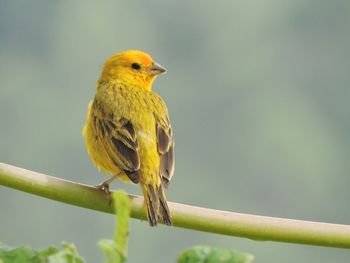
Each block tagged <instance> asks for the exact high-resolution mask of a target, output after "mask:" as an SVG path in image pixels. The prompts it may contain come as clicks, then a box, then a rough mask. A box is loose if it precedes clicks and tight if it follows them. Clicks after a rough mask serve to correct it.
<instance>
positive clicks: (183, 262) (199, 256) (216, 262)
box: [177, 246, 254, 263]
mask: <svg viewBox="0 0 350 263" xmlns="http://www.w3.org/2000/svg"><path fill="white" fill-rule="evenodd" d="M253 260H254V257H253V255H250V254H247V253H243V252H239V251H235V250H229V249H220V248H212V247H208V246H195V247H193V248H190V249H188V250H186V251H184V252H182V253H181V255H180V256H179V258H178V260H177V263H250V262H253Z"/></svg>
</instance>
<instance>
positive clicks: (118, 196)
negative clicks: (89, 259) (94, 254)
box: [0, 191, 130, 263]
mask: <svg viewBox="0 0 350 263" xmlns="http://www.w3.org/2000/svg"><path fill="white" fill-rule="evenodd" d="M113 202H114V206H115V211H117V215H116V224H115V235H114V239H113V240H112V239H102V240H100V241H99V242H98V245H99V247H100V248H101V249H102V251H103V253H104V255H105V263H123V262H125V261H126V258H127V253H128V238H129V219H130V200H129V197H128V196H127V195H126V194H125V193H124V192H123V191H116V192H115V193H114V194H113ZM0 263H1V262H0Z"/></svg>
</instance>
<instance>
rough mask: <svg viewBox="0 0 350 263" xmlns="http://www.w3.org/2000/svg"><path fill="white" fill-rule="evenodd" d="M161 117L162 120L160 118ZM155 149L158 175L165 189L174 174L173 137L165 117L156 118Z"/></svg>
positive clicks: (167, 119)
mask: <svg viewBox="0 0 350 263" xmlns="http://www.w3.org/2000/svg"><path fill="white" fill-rule="evenodd" d="M162 117H163V118H162ZM156 132H157V147H158V154H159V158H160V165H159V174H160V178H161V180H162V184H163V186H164V187H165V188H167V187H168V184H169V182H170V180H171V177H172V176H173V174H174V166H175V156H174V137H173V132H172V129H171V125H170V122H169V118H168V116H167V112H166V114H165V116H156Z"/></svg>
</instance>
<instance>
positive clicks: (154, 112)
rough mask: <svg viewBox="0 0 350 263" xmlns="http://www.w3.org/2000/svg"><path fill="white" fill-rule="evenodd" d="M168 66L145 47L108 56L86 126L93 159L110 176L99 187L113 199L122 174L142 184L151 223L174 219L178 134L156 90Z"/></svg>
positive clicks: (90, 105)
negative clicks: (171, 190) (170, 191)
mask: <svg viewBox="0 0 350 263" xmlns="http://www.w3.org/2000/svg"><path fill="white" fill-rule="evenodd" d="M165 72H166V69H165V68H164V67H162V66H161V65H160V64H158V63H157V62H155V61H154V60H153V58H152V57H151V56H150V55H149V54H147V53H146V52H143V51H139V50H126V51H123V52H120V53H117V54H115V55H113V56H112V57H110V58H109V59H107V60H106V62H105V64H104V66H103V68H102V72H101V75H100V78H99V79H98V81H97V85H96V94H95V96H94V98H93V100H92V101H91V102H90V103H89V106H88V112H87V118H86V122H85V125H84V128H83V137H84V138H85V145H86V148H87V152H88V155H89V156H90V158H91V160H92V162H93V164H94V165H95V166H96V167H97V168H98V170H102V172H104V173H105V174H107V175H109V176H110V177H109V178H108V179H107V180H105V181H103V182H102V183H100V184H98V185H97V186H96V187H97V188H98V189H99V190H102V191H104V192H105V195H106V197H107V200H108V201H109V202H110V200H111V198H110V188H109V184H110V183H111V182H112V181H113V180H115V179H116V178H119V179H121V180H122V181H125V182H129V183H133V184H139V185H140V186H141V189H142V192H143V195H144V204H145V207H146V212H147V217H148V222H149V225H150V226H156V225H157V224H158V223H164V224H166V225H172V217H171V213H170V210H169V206H168V204H167V201H166V196H165V189H166V188H167V187H168V185H169V182H170V180H171V178H172V176H173V174H174V165H175V157H174V137H173V131H172V127H171V125H170V120H169V113H168V109H167V106H166V104H165V102H164V100H163V99H162V98H161V97H160V96H159V95H158V94H157V93H156V92H154V91H152V85H153V82H154V80H155V79H156V78H157V76H159V75H161V74H164V73H165Z"/></svg>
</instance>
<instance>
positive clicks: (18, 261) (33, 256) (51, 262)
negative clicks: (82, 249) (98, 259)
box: [0, 242, 85, 263]
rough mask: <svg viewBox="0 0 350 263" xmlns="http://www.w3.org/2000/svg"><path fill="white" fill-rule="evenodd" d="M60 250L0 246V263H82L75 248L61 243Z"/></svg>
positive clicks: (82, 260)
mask: <svg viewBox="0 0 350 263" xmlns="http://www.w3.org/2000/svg"><path fill="white" fill-rule="evenodd" d="M62 247H63V248H62V249H58V248H56V247H49V248H46V249H43V250H36V249H33V248H31V247H28V246H21V247H17V248H9V247H6V246H4V245H1V244H0V263H84V262H85V261H84V259H83V258H82V257H80V256H79V254H78V252H77V250H76V248H75V246H74V245H73V244H69V243H65V242H63V243H62Z"/></svg>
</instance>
